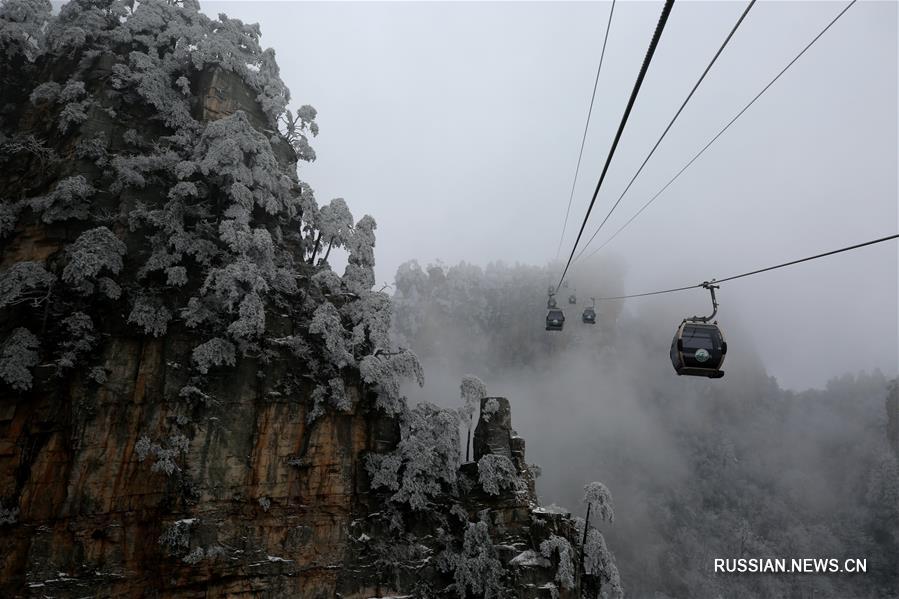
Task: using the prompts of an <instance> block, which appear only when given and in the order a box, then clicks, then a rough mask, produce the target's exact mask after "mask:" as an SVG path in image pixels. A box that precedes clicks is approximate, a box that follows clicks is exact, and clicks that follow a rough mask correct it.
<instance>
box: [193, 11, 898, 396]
mask: <svg viewBox="0 0 899 599" xmlns="http://www.w3.org/2000/svg"><path fill="white" fill-rule="evenodd" d="M203 6H204V10H206V11H207V12H209V13H214V12H217V11H220V10H221V11H225V12H227V13H228V14H229V15H231V16H236V17H240V18H242V19H245V20H247V21H251V22H253V21H258V22H259V23H260V24H261V25H262V31H263V43H264V44H265V45H268V46H271V47H273V48H274V49H275V50H276V52H277V54H278V58H279V62H280V64H281V68H282V77H283V78H284V80H285V81H286V82H288V84H289V85H290V87H291V91H292V95H293V103H294V104H295V105H297V106H298V105H301V104H306V103H308V104H312V105H313V106H315V107H316V108H317V109H318V111H319V117H318V122H319V123H320V126H321V134H320V135H319V136H318V137H317V138H316V139H315V140H314V146H315V149H316V152H317V154H318V159H317V160H316V162H315V163H314V164H312V165H309V166H308V167H304V168H303V169H302V170H301V177H303V178H304V180H306V181H308V182H309V183H310V184H311V185H312V186H313V188H314V189H315V191H316V194H317V196H318V198H319V200H320V201H327V200H329V199H330V198H332V197H345V198H346V199H347V201H348V202H349V205H350V207H351V209H352V210H353V211H354V213H356V214H357V217H358V216H360V215H361V214H362V213H371V214H372V215H373V216H374V217H375V218H376V219H377V221H378V246H377V260H378V265H377V276H378V281H379V283H381V284H383V283H384V282H390V281H392V280H393V275H394V272H395V271H396V267H397V266H398V265H399V264H400V263H402V262H404V261H406V260H408V259H410V258H417V259H418V260H420V261H421V262H422V263H427V262H430V261H437V260H442V261H443V262H444V263H446V264H453V263H456V262H459V261H462V260H465V261H467V262H470V263H475V264H481V265H484V264H486V263H488V262H490V261H493V260H504V261H506V262H509V263H514V262H523V263H531V264H544V263H546V262H547V261H548V260H550V259H552V258H553V257H554V256H555V253H556V248H557V246H558V241H559V235H560V233H561V229H562V222H563V218H564V214H565V208H566V204H567V201H568V192H569V189H570V185H571V181H572V177H573V174H574V167H575V162H576V159H577V150H578V147H579V143H580V137H581V134H582V132H583V126H584V120H585V118H586V113H587V107H588V103H589V97H590V92H591V90H592V86H593V78H594V75H595V69H596V64H597V62H598V58H599V51H600V48H601V44H602V34H603V33H604V28H605V23H606V20H607V18H608V10H609V6H610V5H609V3H605V2H602V3H592V2H591V3H587V2H577V3H562V2H554V3H511V2H501V3H469V2H464V3H430V2H421V3H316V2H272V3H268V2H218V3H216V2H205V3H204V5H203ZM843 6H844V5H843V4H840V3H833V2H777V3H772V2H763V3H759V4H758V5H757V6H755V7H754V8H753V9H752V11H750V13H749V15H748V17H747V19H746V21H745V22H744V23H743V25H742V27H741V29H740V30H739V31H738V32H737V34H736V35H735V37H734V39H733V40H732V42H731V44H730V45H729V46H728V48H727V49H726V50H725V51H724V53H723V54H722V56H721V58H720V59H719V61H718V63H717V64H716V65H715V67H714V68H713V69H712V71H711V72H710V74H709V76H708V77H707V79H706V81H705V82H704V83H703V85H702V86H701V87H700V89H699V91H698V92H697V94H696V96H695V97H694V98H693V100H692V101H691V103H690V105H688V107H687V109H686V110H685V111H684V113H683V114H682V116H681V117H680V119H679V120H678V122H677V123H676V124H675V126H674V127H673V128H672V130H671V132H670V133H669V135H668V137H667V138H666V139H665V141H664V142H663V143H662V145H661V146H660V148H659V150H658V151H657V153H656V155H655V156H654V157H653V158H652V160H651V161H650V162H649V164H648V166H647V167H646V169H645V170H644V172H643V173H642V174H641V176H640V177H639V178H638V180H637V182H636V183H635V185H634V187H633V188H632V189H631V191H630V192H629V193H628V195H626V196H625V198H624V200H623V201H622V203H621V205H620V206H619V208H618V209H617V210H616V211H615V213H614V215H613V217H612V218H611V219H610V220H609V222H608V223H607V225H606V227H605V228H604V229H603V232H602V233H601V234H600V235H599V236H598V239H597V242H596V243H595V244H594V245H593V246H592V247H597V246H598V245H599V242H601V241H604V240H605V238H606V237H607V236H608V235H610V234H611V233H612V232H614V231H615V230H617V229H618V227H619V226H620V225H621V224H623V223H624V221H625V220H627V219H628V218H629V217H630V216H631V215H632V214H633V213H634V212H635V211H636V210H637V209H639V207H640V206H642V205H643V203H644V202H645V201H646V200H647V199H648V198H649V197H651V195H652V194H654V193H655V192H656V191H657V190H658V189H659V188H661V186H662V185H663V184H664V183H665V182H667V180H668V179H669V178H670V177H671V176H673V175H674V173H676V172H677V171H678V170H679V169H680V168H681V166H683V165H684V164H685V163H686V162H687V161H688V160H689V158H691V157H692V156H693V155H694V154H695V152H697V151H698V150H699V149H700V148H701V147H702V146H703V145H705V143H706V142H707V141H708V140H709V139H710V138H711V137H712V136H713V135H714V134H715V133H716V132H717V131H718V130H720V128H721V127H723V125H724V124H725V123H726V122H727V121H728V120H729V119H730V118H731V117H732V116H733V115H735V114H736V113H737V112H738V111H739V109H741V108H742V107H743V106H744V105H745V104H746V103H747V102H748V101H749V100H750V99H751V98H752V97H753V96H754V95H755V94H756V93H757V92H758V91H760V90H761V88H762V87H763V86H764V85H765V84H767V82H768V81H770V79H771V78H773V76H774V75H775V74H776V73H777V72H779V71H780V70H781V69H782V68H783V67H784V66H785V65H786V64H787V63H788V62H789V61H790V60H791V59H792V58H793V56H795V54H796V53H797V52H798V51H799V50H800V49H801V48H802V47H803V46H805V44H807V43H808V42H809V41H810V40H811V38H812V37H814V35H816V34H817V32H818V31H820V29H821V28H822V27H823V26H824V25H825V24H826V23H827V22H829V21H830V19H832V18H833V17H834V16H835V15H836V14H837V12H839V10H841V8H842V7H843ZM744 7H745V5H744V4H743V3H737V2H679V3H677V4H676V5H675V8H674V10H673V11H672V14H671V17H670V19H669V22H668V26H667V28H666V30H665V32H664V35H663V36H662V39H661V43H660V45H659V48H658V51H657V52H656V56H655V58H654V60H653V63H652V66H651V68H650V70H649V73H648V75H647V78H646V80H645V83H644V85H643V89H642V91H641V93H640V96H639V98H638V101H637V104H636V107H635V109H634V112H633V113H632V115H631V119H630V121H629V124H628V127H627V129H626V130H625V133H624V136H623V138H622V141H621V144H620V146H619V149H618V151H617V154H616V156H615V158H614V160H613V161H612V165H611V168H610V170H609V174H608V177H607V179H606V182H605V183H604V186H603V190H604V191H603V193H601V194H600V197H599V199H598V201H597V204H596V208H595V210H594V213H593V216H592V218H591V221H590V224H589V225H588V227H587V233H592V231H593V230H594V228H595V226H596V225H597V224H598V223H599V222H600V220H601V217H603V216H604V215H605V214H606V212H607V211H608V209H609V208H610V206H611V204H612V203H613V201H614V199H616V198H617V197H618V195H619V194H620V192H621V190H623V189H624V186H625V185H626V183H627V181H628V180H629V178H630V177H631V176H632V175H633V173H634V172H635V171H636V168H637V167H638V166H639V164H640V162H641V161H642V159H643V157H644V156H645V155H646V153H647V152H648V150H649V148H650V147H651V146H652V143H654V141H655V140H656V139H657V138H658V135H659V134H660V133H661V131H662V129H663V128H664V126H665V124H667V122H668V120H669V119H670V118H671V116H672V115H673V114H674V112H675V110H676V108H677V107H678V106H679V104H680V102H681V101H682V100H683V98H684V97H685V96H686V94H687V92H688V91H689V89H690V88H691V87H692V85H693V84H694V82H695V81H696V79H697V78H698V76H699V74H700V73H701V71H702V69H703V68H704V67H705V65H706V64H707V63H708V61H709V60H710V58H711V56H712V54H713V53H714V52H715V50H717V48H718V46H719V45H720V44H721V41H722V40H723V39H724V36H725V35H726V33H727V31H729V29H730V28H731V27H732V25H733V23H734V22H735V21H736V18H737V17H738V15H739V14H740V12H741V11H742V10H743V9H744ZM659 8H660V7H659V5H658V3H650V2H639V3H638V2H622V3H619V4H618V6H617V7H616V10H615V15H614V19H613V22H612V28H611V33H610V36H609V45H608V50H607V54H606V60H605V64H604V67H603V72H602V77H601V81H600V84H599V90H598V93H597V100H596V107H595V109H594V117H593V122H592V124H591V127H590V131H589V135H588V139H587V145H586V149H585V152H584V162H583V167H582V170H581V177H580V178H579V183H578V187H577V193H576V194H575V198H574V202H573V205H572V216H571V221H572V222H571V225H570V226H569V227H568V232H567V235H566V240H565V244H564V249H563V253H566V252H568V251H570V248H571V245H572V244H573V241H574V235H575V234H576V230H577V225H578V224H579V223H580V221H581V219H582V217H583V214H584V212H585V209H586V205H587V203H588V202H589V199H590V194H591V192H592V189H593V187H594V186H595V184H596V180H597V178H598V175H599V171H600V169H601V165H602V163H603V161H604V159H605V155H606V152H607V151H608V146H609V143H610V140H611V137H612V135H613V133H614V130H615V127H617V124H618V122H619V119H620V116H621V112H622V110H623V108H624V104H625V102H626V99H627V96H628V94H629V93H630V90H631V87H632V85H633V81H634V79H635V77H636V73H637V71H638V69H639V65H640V62H641V61H642V59H643V56H644V54H645V50H646V46H647V44H648V41H649V37H650V35H651V31H652V28H653V27H654V25H655V23H656V21H657V19H658V12H659ZM896 31H897V5H896V4H895V3H892V2H867V3H858V4H856V5H855V6H853V7H852V8H851V9H850V10H849V11H848V12H847V13H846V15H845V16H844V17H843V18H842V19H840V20H839V21H838V22H837V23H836V24H835V25H834V26H833V27H832V28H831V30H830V31H828V32H827V33H826V34H825V35H824V36H823V37H822V38H821V40H820V41H819V42H818V43H817V44H815V45H814V46H813V47H812V48H811V49H810V50H809V51H808V52H807V53H806V55H805V56H803V57H802V58H801V59H800V60H799V61H798V62H797V63H796V64H795V65H794V66H793V67H792V68H791V69H790V70H789V71H788V72H787V73H786V74H785V75H784V76H783V77H782V78H781V80H779V81H778V82H777V83H776V84H775V85H774V86H773V87H772V88H771V89H770V90H769V91H768V92H767V93H766V95H765V96H763V97H762V98H761V99H760V100H759V101H758V102H757V103H756V104H755V105H754V106H753V107H752V108H751V109H750V110H749V111H747V113H746V114H745V115H744V116H743V117H741V119H740V120H739V121H738V122H737V123H736V124H735V125H734V126H733V127H732V128H731V129H730V130H729V131H728V132H727V133H725V134H724V136H722V138H721V139H719V140H718V142H716V144H715V145H713V146H712V148H710V150H709V151H708V152H707V153H706V154H705V155H703V157H702V158H700V159H699V160H698V161H697V162H696V163H695V164H694V165H693V166H692V167H691V168H690V169H689V170H688V171H687V172H686V173H685V174H684V175H683V176H682V177H681V178H680V179H679V180H678V181H677V182H676V183H675V184H674V185H672V186H671V187H670V188H669V189H668V190H667V191H666V192H665V193H664V194H663V195H662V196H660V197H659V199H658V200H657V201H656V202H655V203H654V204H653V205H652V206H651V207H650V208H648V209H647V210H646V211H645V212H644V214H643V215H641V216H640V217H639V218H638V219H637V220H636V221H634V223H633V224H632V225H631V226H630V227H629V228H628V229H627V230H626V231H625V232H624V233H622V234H621V235H620V236H619V237H618V238H616V239H615V241H614V242H612V243H611V244H610V245H609V246H608V247H607V248H605V249H604V250H603V252H601V254H602V253H606V252H608V253H610V254H612V255H617V256H619V257H621V259H622V260H623V264H624V265H625V266H626V269H627V280H626V284H625V287H624V289H625V291H626V292H642V291H648V290H655V289H664V288H668V287H672V286H681V285H687V284H693V283H698V282H701V281H703V280H707V279H710V278H712V277H717V278H722V277H725V276H729V275H732V274H737V273H741V272H745V271H749V270H753V269H755V268H758V267H764V266H768V265H772V264H777V263H780V262H784V261H787V260H791V259H795V258H800V257H804V256H807V255H811V254H815V253H818V252H821V251H826V250H829V249H834V248H837V247H842V246H845V245H850V244H853V243H857V242H860V241H865V240H868V239H873V238H875V237H880V236H884V235H888V234H890V233H893V232H895V231H896V229H897V201H896V198H897V166H896V165H897V110H896V106H897V105H896V98H897V58H896V57H897V37H896ZM338 261H339V258H338ZM897 263H899V262H897V245H896V243H895V242H892V243H889V244H885V245H880V246H876V247H872V248H867V249H864V250H859V251H856V252H851V253H848V254H844V255H840V256H835V257H832V258H828V259H824V260H820V261H816V262H814V263H810V264H805V265H802V266H797V267H793V268H790V269H783V270H779V271H776V272H773V273H768V274H764V275H760V276H758V277H752V278H748V279H743V280H740V281H736V282H733V283H731V284H728V285H727V286H725V287H724V288H723V289H722V290H721V292H720V299H721V305H722V307H721V312H720V318H721V322H722V323H723V324H725V326H730V327H732V326H734V324H736V323H739V324H740V325H741V326H745V327H746V328H747V329H748V331H749V338H750V339H751V341H752V343H753V344H755V345H756V346H759V347H761V348H763V359H764V362H765V366H766V368H767V369H768V371H769V372H770V373H771V374H772V375H773V376H775V377H776V378H777V380H778V382H779V383H780V384H781V385H783V386H786V387H788V388H792V389H803V388H807V387H822V386H823V385H824V384H825V382H826V381H827V380H828V379H829V378H830V377H831V376H833V375H834V374H838V373H842V372H846V371H856V370H859V369H870V368H874V367H877V368H880V369H881V370H883V371H884V372H885V373H887V374H890V373H893V374H894V373H895V372H896V370H897V362H899V359H897V329H899V324H897V312H899V310H897ZM334 265H335V267H336V266H339V262H335V263H334ZM584 291H587V290H584ZM590 295H592V293H591V294H590ZM685 295H686V296H687V297H682V298H675V297H674V296H670V295H669V296H662V297H661V298H647V299H641V300H634V302H647V303H648V302H653V303H662V304H671V305H677V306H678V307H683V308H684V309H686V310H687V311H689V312H690V313H691V314H692V313H694V311H695V310H696V308H695V306H696V305H697V304H700V305H702V306H704V305H705V303H706V302H707V299H706V298H705V297H704V296H703V293H702V292H689V293H687V294H685ZM635 309H636V308H635Z"/></svg>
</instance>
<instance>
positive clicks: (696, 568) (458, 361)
mask: <svg viewBox="0 0 899 599" xmlns="http://www.w3.org/2000/svg"><path fill="white" fill-rule="evenodd" d="M557 270H558V269H557V266H556V265H549V266H547V267H541V268H538V267H531V266H524V265H515V266H507V265H503V264H490V265H488V266H487V267H486V268H484V269H481V268H480V267H476V266H473V265H470V264H460V265H455V266H437V265H430V266H425V267H422V266H420V265H418V263H410V264H406V265H403V266H401V267H400V269H399V271H398V273H397V276H396V286H397V289H396V293H395V296H394V299H395V311H396V314H395V319H394V321H395V328H396V331H395V334H396V335H397V338H398V339H399V340H400V343H401V344H402V343H408V345H409V346H410V347H411V348H412V349H413V350H414V351H416V352H417V353H418V354H419V356H420V357H421V359H422V362H423V365H424V367H425V381H426V382H425V385H424V387H423V388H418V387H415V386H410V387H408V388H407V389H406V392H407V393H408V396H409V399H410V402H411V403H415V402H416V401H429V402H435V403H438V404H440V405H442V406H444V407H448V408H458V407H459V406H460V399H459V381H460V379H461V377H462V376H463V375H466V374H474V375H476V376H478V377H480V378H481V379H482V380H483V381H484V382H485V383H486V385H487V392H488V395H489V396H502V397H507V398H509V400H510V402H511V408H512V424H513V426H514V428H515V429H516V430H517V431H518V433H519V434H520V435H522V436H523V437H524V438H525V440H526V442H527V458H528V461H529V462H533V463H536V464H537V465H539V466H540V467H541V470H542V474H541V476H540V478H539V479H538V483H537V484H538V489H537V490H538V493H539V495H540V498H541V501H542V502H543V503H544V504H557V505H559V506H561V507H564V508H567V509H570V510H572V511H573V512H575V513H579V514H581V515H583V510H584V506H583V503H582V497H583V486H584V485H585V484H587V483H589V482H591V481H594V480H599V481H602V482H604V483H605V484H606V485H607V486H608V487H609V489H610V490H611V492H612V495H613V498H614V504H615V514H616V518H615V521H614V523H613V524H611V525H609V524H604V525H601V528H602V529H603V534H605V535H606V538H607V539H608V542H609V546H610V548H611V549H612V551H613V552H614V553H615V554H616V557H617V562H618V565H619V569H620V570H621V574H622V580H623V583H624V586H625V590H626V592H628V594H629V596H632V597H669V596H670V597H681V596H690V597H718V596H726V597H744V596H745V597H758V596H767V597H775V596H784V597H812V596H815V597H824V596H833V597H846V596H853V597H884V596H889V593H890V592H895V588H896V584H895V583H896V581H897V573H896V569H895V564H896V558H897V556H899V553H897V549H899V544H897V540H899V539H897V534H896V533H897V530H899V526H897V525H899V520H897V500H899V493H897V476H899V467H897V460H896V453H895V447H893V448H892V449H891V448H890V447H889V444H888V434H887V411H888V408H887V403H886V399H887V395H888V393H890V388H891V385H895V383H891V381H890V379H888V377H887V376H885V375H884V374H883V373H882V372H880V371H879V370H876V369H875V370H872V371H862V372H857V373H841V374H839V375H835V376H833V377H832V378H831V380H830V381H829V382H828V383H827V384H826V385H825V386H824V388H823V389H817V390H807V391H803V392H794V391H790V390H785V389H783V388H782V387H781V386H780V385H779V384H778V382H777V380H776V379H775V378H774V377H772V376H770V375H769V374H768V373H767V370H766V365H765V360H764V348H761V349H760V348H758V347H754V346H753V343H752V341H751V336H750V335H749V334H748V332H747V329H749V328H750V327H751V323H748V322H746V321H745V320H744V319H743V318H741V317H740V316H739V315H738V314H733V313H732V312H731V311H728V310H727V309H726V303H725V304H724V305H722V311H721V313H719V323H720V324H721V325H722V327H723V329H724V331H725V333H726V335H727V340H728V344H729V347H730V348H732V349H731V350H730V351H729V352H728V356H727V359H726V361H725V363H724V370H725V371H726V376H725V377H724V378H723V379H719V380H710V379H702V378H692V377H678V376H677V375H676V374H675V373H674V371H673V369H672V367H671V364H670V361H669V359H668V347H669V344H670V342H671V336H672V335H673V334H674V330H675V328H676V325H677V324H679V322H680V320H681V319H682V318H683V317H685V316H692V315H694V314H699V315H703V314H708V313H709V312H710V311H711V304H710V301H709V297H708V293H707V292H706V291H704V290H702V289H698V290H691V291H689V292H685V293H683V294H679V295H669V296H665V300H661V301H660V300H659V299H658V298H652V297H650V298H640V299H633V300H628V301H627V302H623V301H610V302H599V304H598V305H597V312H598V318H597V321H598V322H597V324H596V325H592V326H591V325H588V324H584V323H582V322H581V318H580V315H581V311H582V310H583V308H584V306H585V305H590V304H591V302H590V299H589V298H588V297H586V296H585V295H584V293H583V289H586V288H588V286H589V288H590V289H592V290H594V292H595V293H597V294H602V295H606V296H611V295H617V294H618V293H620V292H621V289H622V285H623V281H624V279H625V274H626V273H625V271H624V269H623V267H622V266H621V264H620V263H616V262H615V261H606V262H604V263H602V264H597V265H595V267H594V269H593V270H592V271H591V270H589V269H587V270H585V271H582V272H581V277H580V278H578V277H574V278H572V279H571V281H570V284H569V289H561V290H560V294H559V302H560V306H561V307H562V308H563V309H564V310H565V313H566V322H565V327H564V330H563V331H562V332H547V331H545V330H544V323H543V317H544V312H545V311H544V309H543V302H545V291H544V287H545V286H544V285H543V279H545V278H546V276H548V275H549V274H551V273H554V272H556V271H557ZM588 282H589V283H588ZM723 287H724V289H723V290H722V291H721V293H719V295H723V296H725V297H726V296H727V291H728V288H727V287H726V286H723ZM569 290H570V291H571V292H574V293H578V292H580V293H579V294H578V296H577V300H578V304H577V305H570V304H568V301H567V300H568V291H569ZM669 298H670V299H669ZM666 300H667V301H666ZM807 351H812V348H807ZM892 388H893V391H892V393H894V394H895V387H892ZM893 409H895V408H893ZM462 438H463V439H464V438H465V437H464V433H463V436H462ZM806 556H808V557H812V556H814V557H819V556H834V557H839V558H840V559H844V558H850V557H857V556H861V557H864V558H867V560H868V568H869V570H868V572H869V573H868V574H867V575H855V576H850V575H818V576H816V575H794V576H784V575H743V576H740V575H736V574H718V575H715V574H714V573H713V559H714V558H716V557H717V558H723V557H728V558H738V557H787V558H791V557H806Z"/></svg>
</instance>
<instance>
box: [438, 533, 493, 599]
mask: <svg viewBox="0 0 899 599" xmlns="http://www.w3.org/2000/svg"><path fill="white" fill-rule="evenodd" d="M440 557H441V559H440V562H439V565H440V566H441V569H442V570H445V571H446V570H449V571H452V573H453V590H455V592H456V594H457V595H458V596H459V597H470V596H473V597H484V598H485V599H487V598H498V597H501V596H502V591H503V590H504V589H503V584H502V579H503V575H504V574H505V572H504V570H503V565H502V562H501V561H499V559H498V558H497V553H496V549H495V548H494V546H493V540H492V539H491V538H490V527H489V526H488V524H487V523H486V522H484V521H483V520H480V521H478V522H469V523H468V525H467V527H466V529H465V536H464V537H463V541H462V551H461V552H460V553H456V552H454V551H453V550H452V549H448V550H446V551H444V552H443V553H442V554H441V556H440Z"/></svg>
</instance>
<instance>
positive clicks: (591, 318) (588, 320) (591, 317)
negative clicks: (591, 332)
mask: <svg viewBox="0 0 899 599" xmlns="http://www.w3.org/2000/svg"><path fill="white" fill-rule="evenodd" d="M590 299H591V300H593V305H592V306H587V307H586V308H584V313H583V314H581V320H582V321H583V322H584V323H585V324H596V299H595V298H592V297H591V298H590Z"/></svg>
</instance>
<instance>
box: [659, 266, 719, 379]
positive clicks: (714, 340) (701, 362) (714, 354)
mask: <svg viewBox="0 0 899 599" xmlns="http://www.w3.org/2000/svg"><path fill="white" fill-rule="evenodd" d="M713 283H714V281H713V282H712V283H703V285H702V286H703V287H705V288H706V289H708V290H709V291H710V292H711V294H712V308H713V311H712V314H711V316H691V317H690V318H685V319H684V320H683V322H681V324H680V326H679V327H677V332H676V333H675V334H674V339H672V340H671V365H672V366H674V371H675V372H676V373H677V374H678V376H681V375H688V376H704V377H708V378H711V379H720V378H721V377H723V376H724V371H723V370H721V365H722V364H723V363H724V356H725V355H726V354H727V341H725V340H724V334H723V333H722V332H721V328H720V327H719V326H718V321H715V322H709V321H710V320H712V319H713V318H715V314H717V313H718V301H717V299H716V298H715V289H717V288H718V286H717V285H714V284H713Z"/></svg>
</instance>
